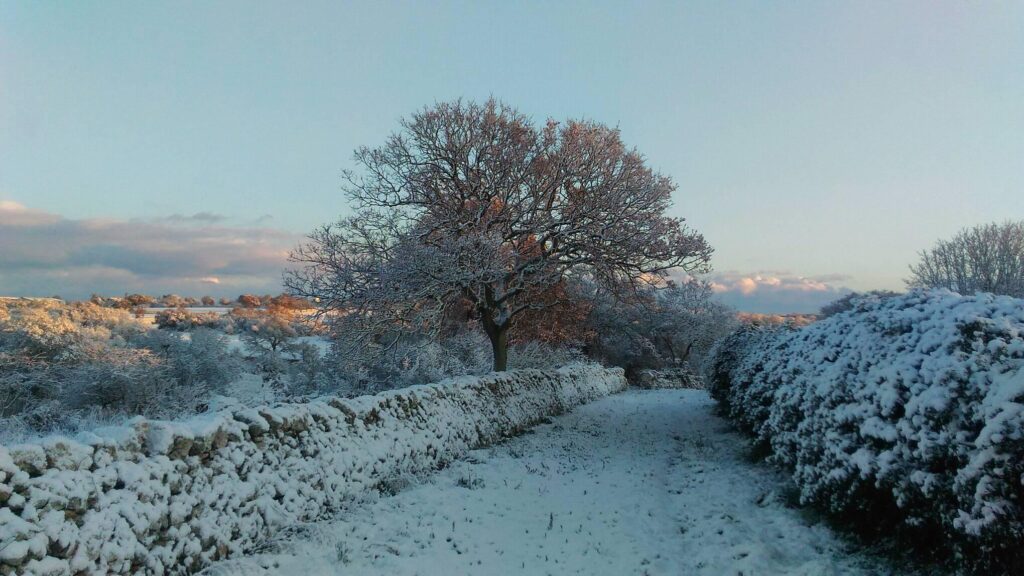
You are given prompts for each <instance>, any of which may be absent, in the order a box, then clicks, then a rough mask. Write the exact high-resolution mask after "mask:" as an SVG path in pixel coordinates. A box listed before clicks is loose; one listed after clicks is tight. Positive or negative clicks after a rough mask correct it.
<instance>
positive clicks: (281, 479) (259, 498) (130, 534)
mask: <svg viewBox="0 0 1024 576" xmlns="http://www.w3.org/2000/svg"><path fill="white" fill-rule="evenodd" d="M624 387H625V379H624V377H623V374H622V371H621V370H617V369H611V370H606V369H603V368H601V367H599V366H594V365H590V366H574V367H572V368H569V369H562V370H557V371H555V370H552V371H538V370H523V371H515V372H503V373H497V374H490V375H487V376H484V377H480V378H474V377H464V378H458V379H455V380H449V381H446V382H440V383H436V384H431V385H428V386H417V387H412V388H407V389H403V390H394V391H389V392H384V393H381V394H378V395H376V396H363V397H360V398H354V399H341V398H337V397H324V398H320V399H318V400H316V401H312V402H306V403H287V404H278V405H274V406H259V407H255V408H245V407H242V406H233V407H225V408H223V409H220V410H218V411H215V412H212V413H210V414H206V415H203V416H199V417H196V418H193V419H190V420H187V421H183V422H182V421H178V422H168V421H154V420H147V419H144V418H140V419H135V420H133V421H132V422H131V423H130V425H129V426H124V427H119V428H116V429H107V430H98V431H96V432H95V433H92V434H82V435H80V436H79V437H78V438H77V439H75V440H72V439H69V438H61V437H51V438H48V439H45V440H43V441H42V442H40V443H36V444H29V445H19V446H8V447H4V446H0V574H3V575H9V574H44V573H45V574H51V575H70V574H75V575H93V574H96V575H99V574H104V575H105V574H164V575H167V574H188V573H194V572H196V571H198V570H200V569H202V568H203V567H204V566H205V565H207V564H209V563H210V562H212V561H214V560H217V559H221V558H225V557H228V556H232V555H239V554H243V553H246V552H250V551H252V550H254V549H255V548H256V547H258V546H260V545H262V544H265V543H266V541H267V539H268V538H269V537H271V536H273V535H274V534H275V532H278V531H279V530H281V529H282V528H284V527H286V526H289V525H294V524H297V523H301V522H307V521H311V520H314V519H317V518H322V517H323V516H324V515H325V514H328V513H330V512H332V511H335V510H337V509H338V508H339V507H341V506H342V505H344V504H345V503H346V502H350V501H351V500H352V499H354V498H358V497H361V496H365V495H367V494H368V493H370V492H371V491H374V490H375V489H377V488H378V487H379V486H381V485H382V484H383V483H385V482H386V481H388V480H389V479H393V478H396V477H402V476H408V475H413V474H417V473H426V472H429V471H432V470H435V469H437V468H438V467H441V466H444V465H445V464H447V463H448V462H450V461H451V460H453V459H454V458H458V457H460V456H461V455H463V454H465V452H466V451H467V450H469V449H471V448H475V447H479V446H481V445H485V444H487V443H491V442H494V441H497V440H500V439H502V438H505V437H508V436H510V435H512V434H515V433H518V432H521V431H523V430H524V429H526V428H527V427H529V426H532V425H534V424H536V423H538V422H539V421H541V420H542V419H544V418H547V417H550V416H553V415H555V414H558V413H560V412H563V411H565V410H569V409H571V408H573V407H575V406H577V405H579V404H582V403H584V402H588V401H590V400H594V399H596V398H599V397H601V396H604V395H606V394H610V393H613V392H617V391H619V390H622V389H623V388H624Z"/></svg>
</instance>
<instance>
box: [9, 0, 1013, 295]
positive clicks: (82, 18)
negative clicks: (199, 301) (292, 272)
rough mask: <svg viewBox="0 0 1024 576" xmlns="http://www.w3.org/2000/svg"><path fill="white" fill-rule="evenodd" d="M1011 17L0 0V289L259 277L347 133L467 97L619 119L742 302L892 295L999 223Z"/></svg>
mask: <svg viewBox="0 0 1024 576" xmlns="http://www.w3.org/2000/svg"><path fill="white" fill-rule="evenodd" d="M1022 30H1024V4H1021V3H988V4H981V3H967V2H901V3H891V2H884V3H883V2H845V3H839V2H778V3H761V2H737V3H731V4H729V5H725V4H724V3H717V2H700V3H655V2H644V3H635V4H626V3H621V2H614V3H613V2H608V3H600V2H585V3H558V4H553V3H547V2H537V3H530V2H474V3H468V2H465V3H463V2H453V3H426V2H407V3H394V2H367V3H349V4H343V3H339V2H324V3H315V2H303V3H283V2H281V3H261V2H202V3H187V2H174V3H169V2H168V3H157V2H147V3H125V2H106V3H99V2H94V3H85V2H82V3H57V2H53V3H50V2H4V3H2V4H0V243H3V244H5V246H3V249H2V250H0V292H2V293H36V294H53V293H57V294H61V295H64V296H66V297H80V296H84V295H88V293H89V292H92V291H101V292H108V293H120V292H123V291H124V290H146V291H150V292H170V291H172V290H173V291H179V292H188V293H190V294H191V293H194V294H198V293H202V292H210V293H214V294H217V295H219V294H225V295H226V294H237V293H238V292H241V291H245V290H252V291H259V292H264V291H270V290H274V289H276V288H277V287H278V282H279V271H280V268H281V266H282V265H283V262H282V259H283V256H284V254H285V253H286V252H287V250H288V248H290V247H291V246H293V245H294V243H295V242H297V241H298V239H299V238H300V236H301V234H302V233H304V232H306V231H308V230H309V229H310V228H312V227H313V226H315V225H317V224H320V223H322V222H324V221H327V220H332V219H333V218H335V217H336V216H337V215H340V214H343V213H345V211H346V209H347V208H346V204H345V201H344V198H343V196H342V194H341V193H340V190H339V188H340V183H341V180H340V172H341V170H342V169H344V168H346V167H350V166H351V153H352V150H353V149H354V148H356V147H357V146H359V145H363V144H367V145H373V144H376V143H380V142H381V141H382V140H383V138H384V137H385V136H386V134H387V133H388V132H390V131H392V130H393V129H394V128H395V127H396V125H397V121H398V119H399V118H401V117H402V116H404V115H407V114H408V113H410V112H412V111H414V110H416V109H418V108H420V107H422V106H424V105H426V104H429V103H432V102H435V101H440V100H447V99H452V98H457V97H464V98H471V99H484V98H487V97H488V96H491V95H493V96H496V97H498V98H501V99H503V100H505V101H506V102H508V103H511V104H513V105H515V106H517V107H518V108H520V109H521V110H522V111H524V112H526V113H528V114H530V115H532V116H533V117H534V118H535V119H537V120H538V121H540V120H543V119H545V118H547V117H554V118H559V119H562V118H567V117H586V118H591V119H595V120H599V121H602V122H605V123H608V124H613V125H618V126H619V127H620V128H621V129H622V132H623V137H624V139H625V140H626V141H627V142H628V143H630V144H633V145H635V146H637V147H638V148H639V149H640V150H641V151H642V152H643V153H644V154H646V155H647V157H648V159H649V161H650V163H651V164H652V165H653V166H654V167H656V168H657V169H658V170H660V171H662V172H664V173H666V174H668V175H670V176H672V177H673V178H674V179H675V181H676V182H677V183H678V185H679V190H678V192H677V197H676V209H675V210H676V213H677V214H678V215H681V216H685V217H686V218H687V219H688V220H689V221H690V223H691V224H692V225H693V226H694V227H696V228H698V229H699V230H701V231H702V232H704V233H705V235H706V236H707V237H708V239H709V240H710V241H711V242H712V244H713V245H714V246H715V247H716V249H717V252H716V255H715V261H714V265H715V269H716V275H715V277H714V280H715V281H716V283H717V284H718V285H719V286H720V290H721V297H722V298H723V299H724V300H726V301H728V302H730V303H733V304H735V305H737V306H738V307H740V308H741V309H745V310H753V311H809V310H814V309H816V308H817V307H819V306H820V305H821V303H823V302H824V301H827V300H828V299H831V298H833V297H835V296H836V295H837V294H840V293H842V292H843V290H845V289H850V288H852V289H857V290H863V289H871V288H901V287H902V279H903V278H904V277H905V275H906V266H907V264H908V263H910V262H912V261H913V259H914V257H915V254H916V252H917V251H918V250H920V249H922V248H925V247H927V246H928V245H930V244H931V243H932V242H934V241H935V240H936V239H938V238H941V237H945V236H949V235H951V234H953V233H955V232H956V231H957V230H958V229H959V228H961V227H963V226H967V225H973V224H977V223H981V222H986V221H991V220H1004V219H1007V218H1016V219H1020V218H1024V186H1022V185H1024V160H1022V159H1024V104H1022V103H1024V33H1021V31H1022ZM58 235H63V236H62V237H61V238H58V237H57V236H58ZM69 238H74V240H69ZM163 259H166V261H167V262H169V264H168V265H167V266H166V267H161V266H159V265H154V262H161V261H164V260H163Z"/></svg>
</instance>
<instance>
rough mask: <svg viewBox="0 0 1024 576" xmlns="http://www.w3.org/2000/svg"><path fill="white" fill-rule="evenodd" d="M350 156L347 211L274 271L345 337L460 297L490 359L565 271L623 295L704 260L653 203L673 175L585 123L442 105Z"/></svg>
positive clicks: (427, 315) (390, 327) (405, 325)
mask: <svg viewBox="0 0 1024 576" xmlns="http://www.w3.org/2000/svg"><path fill="white" fill-rule="evenodd" d="M355 162H356V165H357V166H358V167H359V169H358V170H357V171H349V172H346V173H345V186H344V190H345V192H346V193H347V195H348V198H349V200H350V202H351V205H352V207H353V208H354V210H355V213H354V214H353V215H351V216H349V217H347V218H342V219H341V220H339V221H338V222H337V223H334V224H329V225H325V226H323V227H321V228H319V229H317V230H315V231H314V232H313V233H312V234H311V235H310V237H309V242H307V243H305V244H303V245H302V246H300V247H299V248H298V249H297V250H295V251H294V252H293V254H292V257H291V258H292V261H293V262H294V263H296V264H298V265H299V266H298V267H296V268H295V269H294V270H291V271H290V272H288V273H287V274H286V278H285V283H286V285H287V287H288V288H289V290H290V291H292V292H293V293H294V294H296V295H298V296H302V297H305V298H307V299H310V300H315V301H317V302H319V304H320V305H321V306H322V307H323V308H324V309H326V310H331V311H335V312H337V314H336V317H337V318H338V323H339V325H340V326H343V327H344V328H345V329H346V330H348V331H349V332H350V333H351V334H355V335H356V336H357V338H356V341H363V342H365V341H373V342H377V343H380V344H381V345H384V346H386V345H387V338H391V337H396V338H397V337H398V336H400V335H401V334H403V333H410V332H424V331H425V332H431V331H437V330H439V329H440V328H441V324H442V320H443V318H444V317H445V313H446V311H448V310H450V309H451V308H452V307H453V306H463V305H466V304H468V308H469V309H470V310H471V311H472V313H473V314H474V315H475V318H477V319H478V320H479V321H480V324H481V325H482V326H483V328H484V331H485V332H486V333H487V335H488V337H489V338H490V340H491V343H492V348H493V352H494V367H495V369H496V370H503V369H505V365H506V353H507V346H508V333H509V329H510V328H511V326H512V320H513V319H514V318H515V317H517V316H519V315H521V314H523V313H524V312H526V311H530V310H538V309H541V308H545V307H549V306H554V305H556V304H558V303H559V302H561V301H562V296H563V295H565V296H566V297H567V295H568V294H569V291H567V290H564V289H562V288H564V286H565V282H567V281H569V280H571V279H573V278H583V277H586V278H587V279H589V280H591V281H593V282H595V283H597V284H599V285H601V286H602V287H604V288H606V289H608V290H609V291H611V292H614V293H616V294H623V293H628V292H629V291H630V290H631V289H635V288H636V287H638V286H640V285H642V284H646V283H657V282H659V281H660V279H661V278H662V277H663V276H664V275H665V274H666V273H667V272H668V271H669V270H671V269H675V268H681V269H683V270H686V271H704V270H706V269H707V267H708V263H709V260H710V256H711V252H712V249H711V247H710V246H709V245H708V243H707V242H706V241H705V240H704V238H703V236H702V235H700V234H699V233H697V232H695V231H693V230H691V229H690V228H689V227H687V226H686V224H685V223H684V221H683V219H682V218H674V217H670V216H668V215H667V214H666V212H667V210H668V209H669V207H670V206H671V202H672V192H673V191H674V190H675V185H674V184H673V182H672V181H671V179H669V178H668V177H667V176H664V175H662V174H659V173H657V172H655V171H654V170H652V169H651V168H649V167H648V166H647V165H646V162H645V159H644V157H643V156H642V155H641V154H640V153H639V152H637V151H636V150H635V149H631V148H628V147H626V145H625V144H624V143H623V142H622V140H621V137H620V134H619V131H618V130H617V129H614V128H610V127H607V126H604V125H602V124H599V123H596V122H591V121H584V120H570V121H567V122H564V123H560V122H556V121H553V120H548V121H547V122H546V123H544V124H543V125H540V126H538V125H535V124H534V123H533V122H532V121H531V120H530V119H529V118H527V117H526V116H524V115H523V114H521V113H519V112H518V111H516V110H515V109H513V108H511V107H509V106H507V105H505V104H502V103H500V102H498V101H495V100H493V99H492V100H489V101H487V102H486V103H483V104H476V103H467V102H463V101H455V102H447V103H440V104H436V105H434V106H431V107H428V108H426V109H424V110H422V111H420V112H418V113H416V114H413V115H412V117H411V118H409V119H406V120H404V121H402V122H401V128H400V130H399V131H398V132H396V133H394V134H392V135H391V136H390V137H389V138H388V139H387V141H386V142H385V143H384V144H383V145H382V146H379V147H376V148H368V147H363V148H360V149H359V150H357V151H356V153H355Z"/></svg>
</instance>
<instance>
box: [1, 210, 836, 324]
mask: <svg viewBox="0 0 1024 576" xmlns="http://www.w3.org/2000/svg"><path fill="white" fill-rule="evenodd" d="M229 220H230V219H229V218H227V217H225V216H222V215H220V214H213V213H210V212H197V213H195V214H172V215H170V216H165V217H162V218H158V219H152V220H137V219H133V220H118V219H104V218H93V219H71V218H65V217H63V216H61V215H59V214H54V213H50V212H46V211H43V210H36V209H33V208H30V207H27V206H25V205H23V204H20V203H17V202H13V201H10V200H0V246H3V250H0V296H51V295H58V296H61V297H63V298H67V299H82V298H88V297H89V295H91V294H93V293H96V294H103V295H119V294H123V293H125V292H142V293H147V294H154V295H160V294H167V293H177V294H183V295H191V296H200V295H206V294H209V295H212V296H216V297H221V296H237V295H238V294H241V293H246V292H255V293H260V294H265V293H277V292H280V291H281V274H282V272H283V271H284V269H285V268H286V267H287V258H288V252H289V251H290V250H291V249H292V248H294V247H295V246H296V245H297V244H298V243H299V242H300V241H301V237H300V235H298V234H294V233H291V232H287V231H284V230H280V229H276V228H271V227H268V226H266V225H265V223H266V219H261V220H260V221H258V222H255V223H250V224H248V225H231V224H229ZM706 279H707V280H708V281H710V282H711V285H712V288H713V289H714V291H715V294H716V297H717V298H718V299H719V300H720V301H722V302H724V303H726V304H729V305H730V306H733V307H734V308H736V309H737V310H740V311H742V312H764V313H786V312H800V313H806V312H816V311H817V310H819V309H820V308H821V307H822V306H823V305H824V304H827V303H828V302H831V301H833V300H835V299H837V298H839V297H841V296H843V295H844V294H847V293H849V292H850V289H849V288H846V287H844V286H843V283H844V282H846V281H848V280H849V277H848V276H844V275H841V274H831V275H826V276H810V277H805V276H799V275H796V274H793V273H790V272H780V271H758V272H740V271H735V270H730V271H725V272H716V273H713V274H711V275H709V276H708V277H707V278H706Z"/></svg>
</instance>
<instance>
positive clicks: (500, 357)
mask: <svg viewBox="0 0 1024 576" xmlns="http://www.w3.org/2000/svg"><path fill="white" fill-rule="evenodd" d="M486 332H487V337H488V338H490V339H491V351H492V352H493V353H494V371H495V372H504V371H505V370H507V369H508V327H507V326H505V327H502V328H495V329H494V330H487V331H486Z"/></svg>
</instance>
